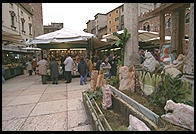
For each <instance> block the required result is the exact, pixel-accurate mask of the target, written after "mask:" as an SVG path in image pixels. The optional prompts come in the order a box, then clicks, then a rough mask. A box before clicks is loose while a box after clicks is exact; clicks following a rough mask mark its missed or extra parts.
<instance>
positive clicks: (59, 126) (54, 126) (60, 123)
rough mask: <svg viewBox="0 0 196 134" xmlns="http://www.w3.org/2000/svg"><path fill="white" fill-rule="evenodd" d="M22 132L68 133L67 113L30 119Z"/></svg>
mask: <svg viewBox="0 0 196 134" xmlns="http://www.w3.org/2000/svg"><path fill="white" fill-rule="evenodd" d="M21 131H67V112H61V113H55V114H48V115H41V116H35V117H28V119H27V121H26V122H25V123H24V125H23V127H22V128H21Z"/></svg>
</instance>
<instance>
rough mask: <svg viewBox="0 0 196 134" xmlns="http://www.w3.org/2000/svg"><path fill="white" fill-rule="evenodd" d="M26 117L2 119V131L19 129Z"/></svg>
mask: <svg viewBox="0 0 196 134" xmlns="http://www.w3.org/2000/svg"><path fill="white" fill-rule="evenodd" d="M26 119H27V118H20V119H11V120H5V121H2V131H19V129H20V127H21V126H22V124H23V123H24V122H25V120H26Z"/></svg>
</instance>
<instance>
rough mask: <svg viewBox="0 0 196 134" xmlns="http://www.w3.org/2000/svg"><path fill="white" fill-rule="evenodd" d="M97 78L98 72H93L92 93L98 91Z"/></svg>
mask: <svg viewBox="0 0 196 134" xmlns="http://www.w3.org/2000/svg"><path fill="white" fill-rule="evenodd" d="M97 76H98V70H92V75H91V82H90V86H91V91H95V89H96V84H97Z"/></svg>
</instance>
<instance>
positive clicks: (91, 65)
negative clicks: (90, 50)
mask: <svg viewBox="0 0 196 134" xmlns="http://www.w3.org/2000/svg"><path fill="white" fill-rule="evenodd" d="M86 63H87V65H88V68H89V72H88V75H89V77H91V73H92V70H93V63H92V61H91V60H90V58H89V57H87V58H86Z"/></svg>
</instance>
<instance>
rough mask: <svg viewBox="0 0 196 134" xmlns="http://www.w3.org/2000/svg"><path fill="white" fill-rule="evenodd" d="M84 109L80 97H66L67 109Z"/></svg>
mask: <svg viewBox="0 0 196 134" xmlns="http://www.w3.org/2000/svg"><path fill="white" fill-rule="evenodd" d="M81 109H84V104H83V102H82V99H68V110H69V111H70V110H81Z"/></svg>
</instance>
